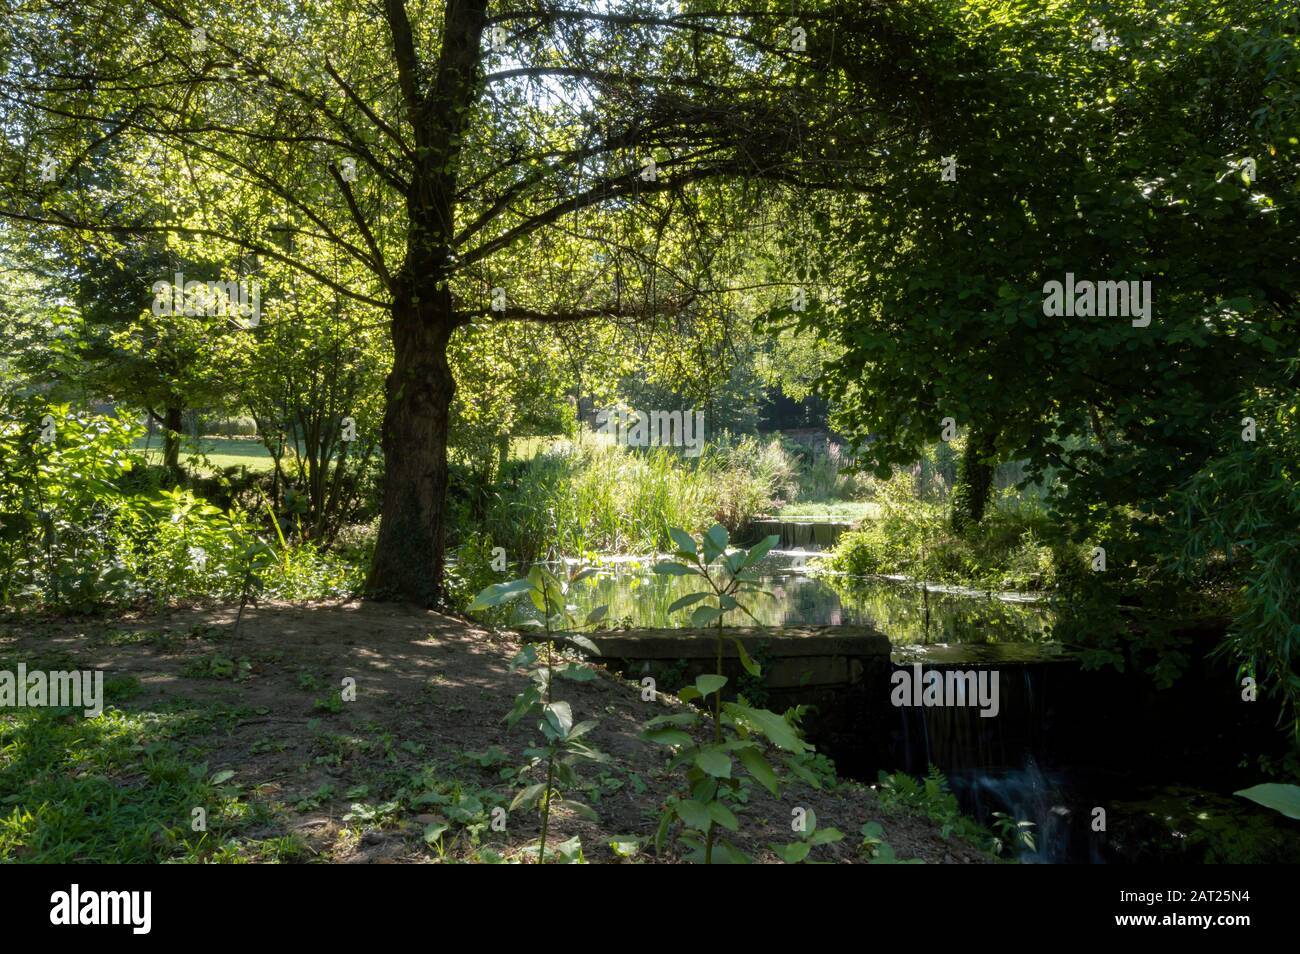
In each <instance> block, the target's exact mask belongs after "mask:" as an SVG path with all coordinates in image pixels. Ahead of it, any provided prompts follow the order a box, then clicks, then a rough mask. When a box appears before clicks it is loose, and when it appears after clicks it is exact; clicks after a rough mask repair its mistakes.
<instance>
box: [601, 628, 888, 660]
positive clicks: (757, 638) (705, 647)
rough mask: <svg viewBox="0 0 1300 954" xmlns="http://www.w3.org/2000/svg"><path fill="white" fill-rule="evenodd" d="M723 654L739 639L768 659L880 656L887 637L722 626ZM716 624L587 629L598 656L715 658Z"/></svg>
mask: <svg viewBox="0 0 1300 954" xmlns="http://www.w3.org/2000/svg"><path fill="white" fill-rule="evenodd" d="M722 632H723V636H724V640H723V644H722V655H723V658H730V659H735V658H737V657H736V646H735V644H734V643H733V642H732V639H733V638H738V639H739V640H740V642H741V643H742V644H743V645H744V647H745V652H747V653H749V654H750V655H751V656H753V655H754V654H755V653H756V652H758V649H759V647H760V646H762V647H763V652H764V653H765V654H766V655H767V656H768V657H769V658H772V659H790V658H816V657H828V656H829V657H845V656H847V657H884V658H886V659H888V657H889V653H890V649H891V647H890V643H889V637H888V636H886V635H885V634H884V633H880V632H877V631H876V630H874V629H872V628H871V627H870V626H789V627H781V628H779V629H778V628H772V629H765V628H760V627H745V626H727V627H724V628H723V631H722ZM716 635H717V630H716V629H628V630H621V631H619V632H614V633H589V634H587V638H588V639H590V640H591V641H592V642H593V643H595V644H596V648H597V649H598V650H599V651H600V658H602V659H713V658H714V656H715V653H716V652H717V645H716V641H715V637H716Z"/></svg>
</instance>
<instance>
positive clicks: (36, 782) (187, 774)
mask: <svg viewBox="0 0 1300 954" xmlns="http://www.w3.org/2000/svg"><path fill="white" fill-rule="evenodd" d="M106 688H107V687H106ZM118 695H119V697H120V696H121V695H122V693H120V692H119V693H118ZM69 713H70V710H66V709H65V710H58V709H26V710H17V711H16V713H15V714H12V715H10V714H6V715H4V716H2V717H0V862H4V861H22V862H44V863H106V862H113V863H124V864H132V863H150V862H159V861H205V860H206V861H236V860H251V859H252V858H256V857H258V856H261V855H265V854H266V852H265V851H263V850H261V848H260V847H259V845H258V843H257V842H254V841H242V842H241V841H240V840H236V839H235V838H233V837H232V836H235V835H236V833H237V832H238V831H239V830H241V829H243V828H245V827H246V826H247V825H249V824H250V823H252V822H254V821H264V820H265V809H263V808H262V807H261V806H259V805H257V804H255V803H250V802H248V801H245V800H243V798H241V793H240V786H239V785H238V783H237V782H234V781H233V780H232V779H231V778H230V777H229V776H230V774H231V773H220V774H217V773H213V772H212V771H210V770H209V768H208V766H207V765H206V763H205V762H203V761H202V760H201V754H202V753H201V750H196V749H195V748H194V743H195V742H196V741H198V739H199V738H200V737H202V736H204V735H208V734H211V733H213V732H214V729H215V725H214V721H213V720H214V719H217V720H219V719H220V718H221V715H222V713H219V712H215V711H200V710H199V709H197V708H196V707H193V706H187V707H184V708H172V709H170V711H155V712H139V713H126V712H123V711H121V710H119V709H116V708H113V707H111V706H110V707H108V708H106V709H105V710H104V712H103V714H101V715H100V716H98V717H96V718H93V719H86V718H83V717H82V716H81V713H79V712H77V713H71V714H69ZM226 714H227V715H230V713H226ZM196 807H202V808H204V809H205V811H206V812H207V829H208V830H207V831H206V832H203V831H198V832H196V831H193V830H192V827H191V820H192V817H193V816H192V812H193V809H194V808H196ZM277 851H278V849H277ZM275 853H276V852H275V851H273V852H271V854H275Z"/></svg>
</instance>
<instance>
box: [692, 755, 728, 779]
mask: <svg viewBox="0 0 1300 954" xmlns="http://www.w3.org/2000/svg"><path fill="white" fill-rule="evenodd" d="M695 765H696V767H698V768H699V769H700V771H702V772H707V773H708V774H709V775H712V776H713V777H714V778H731V756H729V755H727V753H726V752H719V751H718V750H717V749H713V748H703V749H700V751H699V752H697V753H695Z"/></svg>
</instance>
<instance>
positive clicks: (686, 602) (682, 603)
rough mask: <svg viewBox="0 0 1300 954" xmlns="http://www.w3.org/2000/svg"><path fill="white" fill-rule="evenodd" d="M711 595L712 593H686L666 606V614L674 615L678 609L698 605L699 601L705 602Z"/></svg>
mask: <svg viewBox="0 0 1300 954" xmlns="http://www.w3.org/2000/svg"><path fill="white" fill-rule="evenodd" d="M712 595H713V594H712V593H687V594H686V595H685V596H683V597H681V598H680V599H676V600H673V601H672V603H670V604H669V606H668V612H670V613H676V612H677V611H678V610H679V609H682V608H684V607H687V606H690V605H691V604H692V603H698V602H699V601H700V600H707V599H708V598H709V597H710V596H712Z"/></svg>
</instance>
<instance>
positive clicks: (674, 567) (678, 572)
mask: <svg viewBox="0 0 1300 954" xmlns="http://www.w3.org/2000/svg"><path fill="white" fill-rule="evenodd" d="M651 570H652V572H654V573H658V574H659V575H660V576H691V575H695V576H699V575H700V571H699V570H697V569H695V567H693V566H687V565H686V564H685V563H674V562H673V561H672V560H661V561H660V562H658V563H656V564H655V565H654V566H653V567H651Z"/></svg>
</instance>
